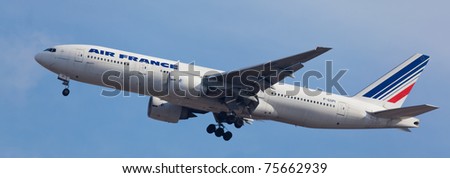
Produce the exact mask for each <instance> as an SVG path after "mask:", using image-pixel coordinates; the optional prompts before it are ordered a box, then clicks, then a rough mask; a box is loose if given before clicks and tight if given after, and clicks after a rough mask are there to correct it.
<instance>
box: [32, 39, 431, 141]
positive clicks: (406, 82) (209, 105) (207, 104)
mask: <svg viewBox="0 0 450 178" xmlns="http://www.w3.org/2000/svg"><path fill="white" fill-rule="evenodd" d="M330 49H331V48H326V47H317V48H315V49H313V50H310V51H306V52H304V53H300V54H296V55H293V56H289V57H285V58H281V59H278V60H274V61H269V62H265V63H262V64H258V65H254V66H250V67H246V68H242V69H237V70H232V71H220V70H216V69H211V68H207V67H202V66H198V65H195V64H193V63H191V64H188V63H182V62H180V61H173V60H167V59H162V58H158V57H152V56H146V55H141V54H136V53H132V52H127V51H122V50H117V49H112V48H108V47H102V46H96V45H77V44H70V45H57V46H54V47H50V48H47V49H45V50H44V51H42V52H40V53H38V54H36V55H35V57H34V58H35V60H36V61H37V62H38V63H39V64H40V65H42V66H43V67H45V68H47V69H48V70H50V71H52V72H54V73H56V74H57V75H58V77H57V78H58V79H59V80H61V81H62V82H63V83H62V84H63V85H64V86H65V88H64V89H63V91H62V94H63V95H64V96H67V95H69V93H70V91H69V81H70V80H75V81H79V82H84V83H88V84H93V85H99V86H103V87H107V88H112V89H114V90H110V91H106V92H104V93H103V94H105V95H108V96H109V95H114V94H115V95H117V94H118V93H117V92H115V91H119V93H120V92H121V91H126V92H133V93H138V94H140V95H148V96H150V97H149V103H148V112H147V115H148V117H149V118H153V119H155V120H159V121H164V122H168V123H177V122H179V121H180V120H186V119H189V118H193V117H197V115H196V114H205V113H208V112H212V113H213V116H214V119H215V123H214V124H210V125H208V126H207V128H206V131H207V132H208V133H209V134H213V133H214V135H215V136H217V137H222V138H223V139H224V140H225V141H229V140H230V139H231V138H232V136H233V134H232V133H231V132H230V131H229V130H228V129H227V127H226V124H229V125H234V127H236V128H241V127H242V126H244V125H245V124H251V123H252V122H253V121H255V120H272V121H276V122H282V123H287V124H292V125H295V126H303V127H308V128H328V129H373V128H398V129H401V130H404V131H408V132H410V128H418V127H419V123H420V120H419V119H418V118H416V116H418V115H420V114H423V113H426V112H429V111H432V110H434V109H437V108H438V107H436V106H433V105H428V104H422V105H416V106H408V107H402V104H403V103H404V102H405V100H406V98H407V96H408V95H409V93H410V91H411V89H412V88H413V86H414V84H415V83H416V81H417V80H418V78H419V76H420V74H421V73H422V72H423V70H424V67H425V66H426V65H427V63H428V61H429V56H427V55H423V54H415V55H413V56H412V57H410V58H409V59H407V60H406V61H404V62H403V63H401V64H400V65H398V66H397V67H395V68H394V69H393V70H391V71H389V72H388V73H386V74H385V75H384V76H382V77H381V78H379V79H378V80H376V81H375V82H373V83H372V84H370V85H369V86H367V87H366V88H364V89H363V90H362V91H360V92H359V93H357V94H356V95H354V96H343V95H338V94H333V93H327V92H324V91H319V92H315V93H314V94H308V93H307V92H305V91H306V90H309V89H308V88H303V87H300V86H294V85H289V84H285V83H283V82H282V81H283V80H284V79H285V78H286V77H293V73H295V72H296V71H298V70H300V69H301V68H303V67H304V64H305V63H306V62H308V61H309V60H311V59H313V58H315V57H318V56H320V55H322V54H323V53H325V52H327V51H329V50H330Z"/></svg>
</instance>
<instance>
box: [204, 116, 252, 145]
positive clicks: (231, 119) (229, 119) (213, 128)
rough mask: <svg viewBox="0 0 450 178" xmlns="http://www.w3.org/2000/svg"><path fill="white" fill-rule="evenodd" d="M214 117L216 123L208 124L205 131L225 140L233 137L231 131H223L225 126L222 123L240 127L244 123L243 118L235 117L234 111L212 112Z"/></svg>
mask: <svg viewBox="0 0 450 178" xmlns="http://www.w3.org/2000/svg"><path fill="white" fill-rule="evenodd" d="M214 118H215V119H216V122H217V124H210V125H208V127H207V128H206V132H208V133H209V134H212V133H214V135H216V137H222V138H223V140H225V141H228V140H230V139H231V138H232V137H233V133H231V132H230V131H226V132H225V129H226V128H225V126H224V124H223V123H227V124H228V125H234V126H235V127H236V128H241V127H242V126H243V125H244V119H243V118H242V117H237V116H236V114H234V113H226V112H221V113H214ZM226 130H228V129H226Z"/></svg>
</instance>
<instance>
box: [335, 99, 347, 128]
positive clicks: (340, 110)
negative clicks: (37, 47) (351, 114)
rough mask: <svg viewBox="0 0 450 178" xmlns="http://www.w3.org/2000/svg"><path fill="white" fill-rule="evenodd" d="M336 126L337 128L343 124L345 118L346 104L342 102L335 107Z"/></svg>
mask: <svg viewBox="0 0 450 178" xmlns="http://www.w3.org/2000/svg"><path fill="white" fill-rule="evenodd" d="M336 109H337V110H336V124H337V125H338V126H339V125H341V126H342V124H345V123H344V121H345V118H346V117H347V116H346V115H347V110H348V108H347V104H346V103H344V102H338V103H337V106H336Z"/></svg>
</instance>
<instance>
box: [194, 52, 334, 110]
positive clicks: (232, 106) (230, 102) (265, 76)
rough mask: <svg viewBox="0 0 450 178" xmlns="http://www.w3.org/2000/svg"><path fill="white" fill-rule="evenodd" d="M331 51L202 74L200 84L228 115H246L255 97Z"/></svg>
mask: <svg viewBox="0 0 450 178" xmlns="http://www.w3.org/2000/svg"><path fill="white" fill-rule="evenodd" d="M330 49H331V48H325V47H317V48H316V49H313V50H310V51H307V52H304V53H301V54H297V55H293V56H290V57H286V58H282V59H278V60H275V61H270V62H267V63H263V64H259V65H255V66H251V67H247V68H243V69H240V70H233V71H230V72H223V73H215V74H206V75H205V76H203V84H204V86H205V87H206V88H207V93H208V95H210V96H215V97H216V98H218V99H219V100H221V102H222V103H223V104H225V105H226V106H227V107H228V108H229V110H230V111H233V112H235V113H238V112H240V113H244V114H248V115H249V116H250V117H251V113H252V111H253V110H254V109H255V108H256V106H258V104H259V99H258V96H257V93H258V92H259V91H264V90H265V89H267V88H269V87H271V86H272V85H274V84H275V83H278V82H279V81H281V80H283V79H284V78H286V77H287V76H292V74H293V73H294V72H296V71H298V70H300V69H301V68H302V67H303V63H305V62H307V61H309V60H311V59H313V58H315V57H317V56H319V55H321V54H323V53H325V52H327V51H328V50H330Z"/></svg>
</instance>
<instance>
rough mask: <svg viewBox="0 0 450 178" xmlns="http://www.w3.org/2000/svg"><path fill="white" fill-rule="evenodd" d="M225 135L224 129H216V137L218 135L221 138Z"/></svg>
mask: <svg viewBox="0 0 450 178" xmlns="http://www.w3.org/2000/svg"><path fill="white" fill-rule="evenodd" d="M223 134H224V130H223V128H222V127H219V128H217V129H216V131H215V132H214V135H216V137H221V136H223Z"/></svg>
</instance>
